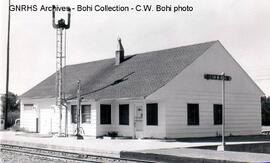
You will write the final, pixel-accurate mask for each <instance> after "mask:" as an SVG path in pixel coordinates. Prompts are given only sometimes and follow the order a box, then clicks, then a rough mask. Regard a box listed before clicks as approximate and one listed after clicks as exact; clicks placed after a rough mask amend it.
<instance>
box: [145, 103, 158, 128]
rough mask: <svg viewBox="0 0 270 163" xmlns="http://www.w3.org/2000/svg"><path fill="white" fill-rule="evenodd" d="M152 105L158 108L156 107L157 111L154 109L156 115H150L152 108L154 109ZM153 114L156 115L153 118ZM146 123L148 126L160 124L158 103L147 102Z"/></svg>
mask: <svg viewBox="0 0 270 163" xmlns="http://www.w3.org/2000/svg"><path fill="white" fill-rule="evenodd" d="M151 105H154V106H156V108H154V109H155V110H156V111H154V114H155V115H152V117H151V116H149V115H150V111H151V109H152V111H153V108H150V106H151ZM153 116H155V117H154V118H153ZM146 125H147V126H158V103H147V104H146Z"/></svg>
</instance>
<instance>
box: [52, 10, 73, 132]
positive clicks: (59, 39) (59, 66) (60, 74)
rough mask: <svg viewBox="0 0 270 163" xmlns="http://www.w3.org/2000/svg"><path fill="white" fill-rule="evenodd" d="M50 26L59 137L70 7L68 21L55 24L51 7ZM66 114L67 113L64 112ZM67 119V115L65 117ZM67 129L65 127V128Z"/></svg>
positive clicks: (61, 20)
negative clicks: (52, 39) (54, 30)
mask: <svg viewBox="0 0 270 163" xmlns="http://www.w3.org/2000/svg"><path fill="white" fill-rule="evenodd" d="M52 7H53V8H52V25H53V28H55V29H56V106H57V108H59V133H58V134H59V136H61V135H62V108H63V106H64V99H65V94H64V90H63V88H64V75H65V74H64V71H63V68H64V67H65V65H66V51H65V50H66V30H67V29H69V27H70V12H71V9H70V7H67V11H68V21H67V24H66V23H65V20H64V19H60V20H58V22H57V24H56V23H55V10H56V8H55V6H54V5H53V6H52ZM66 114H67V111H66ZM66 117H67V115H66ZM66 127H67V126H66Z"/></svg>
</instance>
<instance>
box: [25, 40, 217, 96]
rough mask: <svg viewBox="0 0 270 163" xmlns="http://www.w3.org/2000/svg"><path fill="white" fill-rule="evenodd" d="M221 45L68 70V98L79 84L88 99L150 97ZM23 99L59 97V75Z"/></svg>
mask: <svg viewBox="0 0 270 163" xmlns="http://www.w3.org/2000/svg"><path fill="white" fill-rule="evenodd" d="M216 42H217V41H212V42H206V43H201V44H195V45H189V46H182V47H177V48H172V49H165V50H159V51H152V52H146V53H141V54H135V55H131V56H127V57H125V61H124V62H122V63H121V64H120V65H119V66H116V65H115V58H111V59H105V60H100V61H94V62H88V63H82V64H76V65H68V66H66V76H65V92H66V97H67V98H69V99H72V98H74V97H76V88H77V80H81V92H82V95H83V96H84V98H86V99H115V98H135V97H146V96H148V95H150V94H152V93H153V92H155V91H156V90H158V89H159V88H161V87H162V86H164V85H165V84H167V83H168V82H169V81H170V80H172V79H173V78H174V77H175V76H176V75H177V74H179V73H180V72H181V71H182V70H184V69H185V68H186V67H187V66H188V65H190V64H191V63H192V62H193V61H194V60H196V59H197V58H198V57H200V56H201V55H202V54H204V52H205V51H206V50H207V49H208V48H210V47H211V46H212V45H214V44H215V43H216ZM21 97H23V98H24V97H25V98H48V97H55V74H53V75H51V76H50V77H48V78H47V79H45V80H44V81H42V82H41V83H39V84H38V85H36V86H35V87H33V88H32V89H30V90H29V91H27V92H26V93H24V94H23V95H22V96H21Z"/></svg>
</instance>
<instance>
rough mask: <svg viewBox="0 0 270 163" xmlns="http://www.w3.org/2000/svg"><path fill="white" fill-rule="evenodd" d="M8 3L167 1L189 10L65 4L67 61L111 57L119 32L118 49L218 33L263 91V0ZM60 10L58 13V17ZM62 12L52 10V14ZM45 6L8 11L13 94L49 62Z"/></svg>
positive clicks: (1, 75)
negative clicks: (68, 13) (82, 7)
mask: <svg viewBox="0 0 270 163" xmlns="http://www.w3.org/2000/svg"><path fill="white" fill-rule="evenodd" d="M11 3H12V4H13V5H37V6H38V8H39V7H40V6H41V5H45V6H47V5H48V6H51V5H52V4H55V5H59V6H62V5H65V6H71V7H74V8H76V6H77V5H97V4H99V5H123V6H131V7H133V6H136V5H146V4H148V5H152V6H153V7H155V6H156V5H172V6H177V5H181V6H187V5H188V6H192V7H193V11H192V12H175V13H174V12H135V11H130V12H78V11H76V10H73V11H72V13H71V14H72V15H71V27H70V29H68V30H67V59H66V62H67V64H76V63H82V62H90V61H95V60H100V59H105V58H112V57H114V55H115V50H116V47H117V38H118V37H121V39H122V43H123V46H124V48H125V54H127V55H130V54H135V53H140V52H146V51H152V50H160V49H166V48H171V47H179V46H183V45H188V44H194V43H201V42H207V41H212V40H219V41H220V42H221V43H222V44H223V45H224V47H225V48H226V49H227V50H228V51H229V53H230V54H231V55H232V56H233V57H234V59H235V60H236V61H237V62H238V63H239V64H240V65H241V66H242V67H243V69H244V70H245V71H246V72H247V73H248V74H249V75H250V76H251V77H252V79H253V80H254V81H255V82H256V83H257V84H258V86H259V87H260V88H261V89H262V90H263V91H264V92H265V94H266V95H270V60H269V59H268V58H269V57H268V55H269V54H270V46H269V44H270V21H269V20H270V10H269V9H270V1H269V0H260V1H258V0H237V1H235V0H204V1H198V0H185V1H181V0H169V1H158V0H137V1H134V0H113V1H112V0H111V1H109V0H98V1H97V0H39V1H36V0H11ZM7 13H8V2H7V0H6V1H1V2H0V36H1V37H0V93H4V92H5V79H6V78H5V76H6V42H7V41H6V39H7ZM59 15H60V16H59ZM60 17H63V18H66V12H57V18H60ZM51 23H52V18H51V12H50V11H47V12H44V11H43V12H41V11H27V12H23V11H13V12H11V34H10V37H11V39H10V45H11V46H10V91H12V92H14V93H16V94H18V95H20V94H22V93H24V92H25V91H27V90H29V89H30V88H32V87H33V86H35V85H36V84H38V83H39V82H41V81H42V80H44V79H46V78H47V77H48V76H49V75H51V74H52V73H54V72H55V69H56V58H55V57H56V50H55V46H56V45H55V44H56V43H55V39H56V32H55V29H53V27H52V24H51Z"/></svg>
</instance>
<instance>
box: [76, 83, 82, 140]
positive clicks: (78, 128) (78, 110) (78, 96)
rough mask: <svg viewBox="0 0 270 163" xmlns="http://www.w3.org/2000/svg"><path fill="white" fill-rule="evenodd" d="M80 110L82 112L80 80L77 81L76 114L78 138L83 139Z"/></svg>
mask: <svg viewBox="0 0 270 163" xmlns="http://www.w3.org/2000/svg"><path fill="white" fill-rule="evenodd" d="M80 112H81V82H80V80H78V82H77V109H76V115H77V134H76V136H77V139H78V140H80V139H83V136H82V135H81V134H80V121H81V120H80V116H81V115H80Z"/></svg>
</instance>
